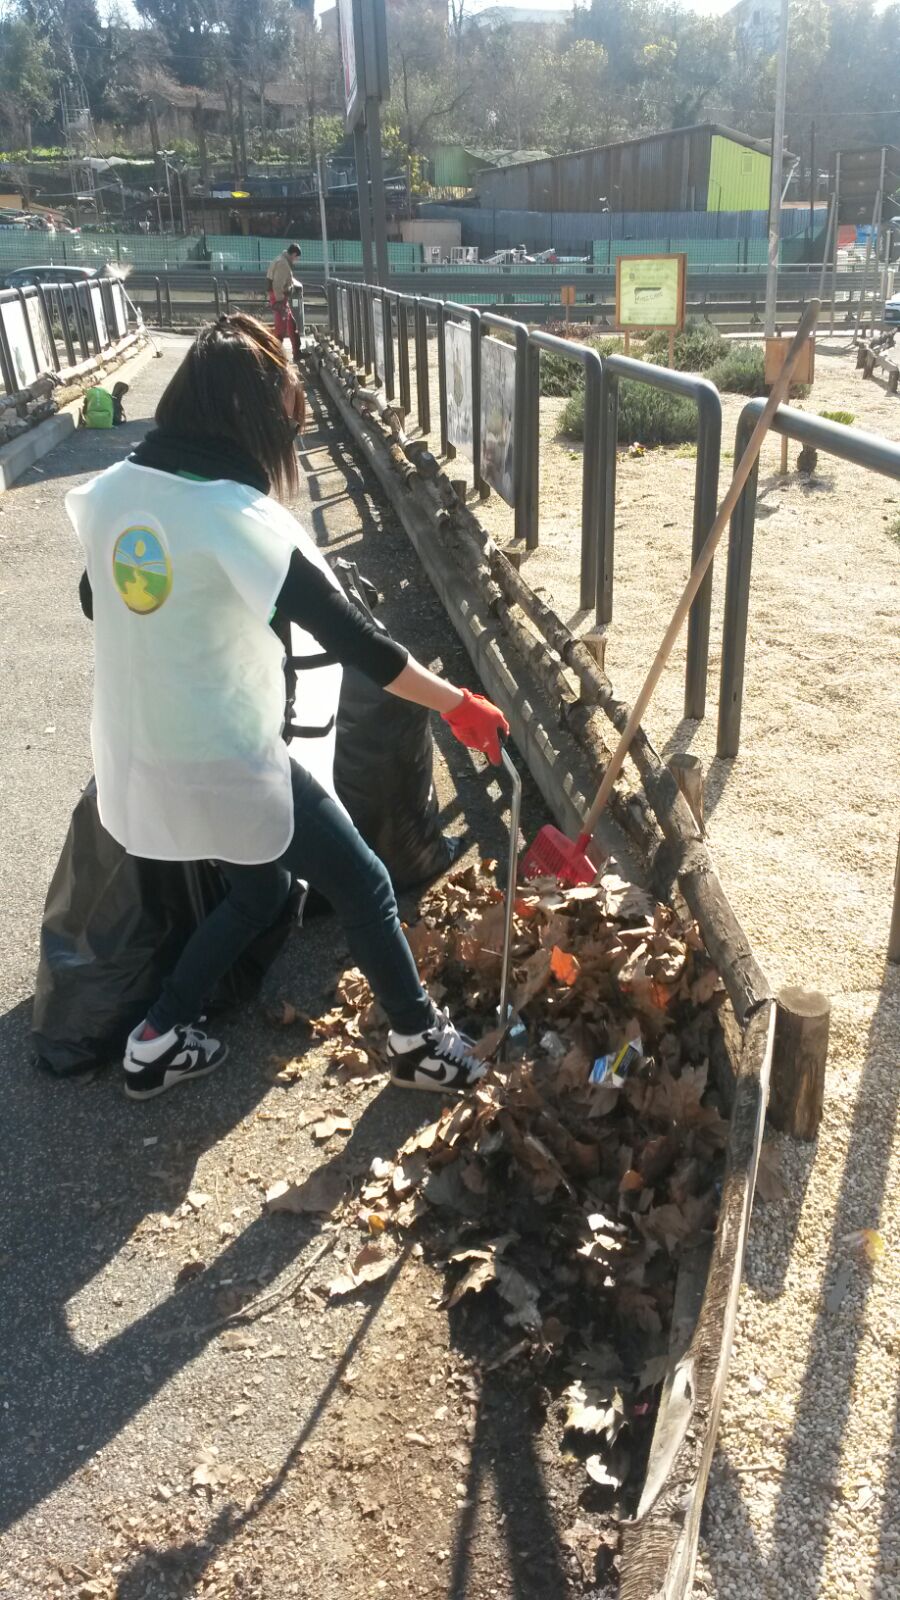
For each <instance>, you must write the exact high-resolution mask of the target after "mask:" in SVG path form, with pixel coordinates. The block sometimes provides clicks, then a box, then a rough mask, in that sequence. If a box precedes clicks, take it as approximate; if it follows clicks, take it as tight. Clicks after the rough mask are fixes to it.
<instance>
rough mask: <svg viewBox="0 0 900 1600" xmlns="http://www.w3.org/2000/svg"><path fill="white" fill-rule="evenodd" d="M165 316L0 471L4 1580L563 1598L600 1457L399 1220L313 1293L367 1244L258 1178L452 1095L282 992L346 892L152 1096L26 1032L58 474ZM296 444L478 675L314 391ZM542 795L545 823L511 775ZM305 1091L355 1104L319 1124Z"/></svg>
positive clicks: (477, 829)
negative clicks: (260, 997) (367, 1051)
mask: <svg viewBox="0 0 900 1600" xmlns="http://www.w3.org/2000/svg"><path fill="white" fill-rule="evenodd" d="M162 343H163V350H164V355H163V359H162V360H161V361H160V362H158V363H157V362H151V363H149V364H148V365H146V366H145V367H144V368H143V370H142V371H140V372H139V373H138V375H137V376H136V378H135V380H134V384H133V388H132V393H131V396H130V401H129V414H130V415H131V417H132V418H133V419H134V420H133V421H132V422H131V423H129V425H128V426H127V427H126V428H125V429H123V430H121V431H120V430H116V431H115V432H114V433H106V434H103V433H90V432H83V433H78V434H76V435H75V436H74V437H73V438H72V440H71V441H70V442H69V443H67V444H66V445H65V446H64V447H62V448H60V449H59V450H57V451H56V452H54V453H53V454H52V455H51V456H49V457H46V458H45V459H44V461H43V462H42V463H41V464H40V466H39V468H36V469H34V470H32V471H31V472H30V473H29V474H28V475H27V477H26V478H25V479H23V480H22V481H21V483H20V484H19V485H17V486H16V487H15V488H14V489H13V490H12V491H11V492H10V493H9V494H7V495H6V496H5V497H3V498H2V499H0V541H2V545H3V580H2V591H0V602H2V611H3V620H2V627H3V639H4V646H5V651H4V654H5V663H4V667H5V670H4V674H3V727H4V732H5V745H6V757H7V759H6V761H5V762H4V769H3V796H2V798H3V814H4V821H5V823H6V833H5V844H6V849H5V851H4V852H3V859H2V863H0V866H2V871H3V902H4V905H5V906H8V907H9V908H10V913H11V914H10V915H9V916H8V917H7V918H6V919H5V922H4V933H3V939H4V944H3V971H2V979H0V983H2V992H0V1012H2V1015H0V1047H2V1059H3V1063H4V1069H5V1076H4V1086H3V1111H4V1134H5V1138H4V1149H5V1151H6V1152H7V1158H6V1160H5V1161H4V1162H3V1165H2V1172H0V1219H2V1220H0V1229H2V1239H0V1267H2V1269H3V1274H4V1293H3V1296H2V1302H0V1320H2V1327H0V1340H2V1349H3V1354H4V1360H3V1371H2V1377H0V1426H2V1432H3V1449H2V1452H0V1530H2V1537H0V1597H2V1600H45V1597H51V1596H53V1597H56V1596H66V1597H70V1596H77V1597H78V1600H98V1597H99V1600H111V1597H113V1596H116V1597H118V1600H175V1597H182V1596H187V1595H203V1596H220V1597H226V1596H227V1597H230V1600H231V1597H241V1600H247V1597H251V1600H283V1597H287V1596H299V1595H309V1594H311V1593H315V1594H316V1595H317V1596H321V1597H322V1600H338V1597H340V1600H373V1597H380V1596H382V1595H385V1596H387V1597H388V1600H390V1597H392V1596H396V1597H401V1596H402V1597H406V1596H413V1595H415V1596H424V1595H436V1596H450V1595H453V1596H456V1597H462V1596H463V1595H465V1596H467V1597H469V1600H487V1597H488V1596H494V1597H506V1596H513V1595H515V1596H516V1597H527V1600H548V1597H549V1600H564V1597H565V1596H567V1595H569V1594H570V1593H571V1583H572V1571H573V1567H572V1562H573V1556H572V1555H571V1553H570V1552H569V1551H568V1550H567V1549H566V1548H565V1547H564V1546H563V1544H562V1541H561V1535H562V1533H563V1532H564V1531H565V1529H566V1528H567V1527H569V1525H570V1524H571V1522H572V1521H573V1518H574V1517H575V1515H576V1507H577V1502H578V1498H579V1496H580V1494H581V1492H582V1485H583V1482H584V1475H583V1469H582V1468H581V1466H580V1464H575V1466H574V1467H573V1465H572V1463H571V1462H567V1461H566V1460H565V1459H564V1458H563V1457H562V1455H561V1454H560V1449H559V1443H560V1433H559V1428H558V1426H557V1427H556V1428H555V1429H554V1427H553V1426H552V1425H550V1426H548V1425H547V1424H545V1423H543V1419H542V1418H541V1417H540V1416H535V1415H534V1413H533V1411H532V1407H531V1396H532V1394H533V1390H532V1388H531V1387H530V1386H529V1387H528V1388H526V1389H525V1390H519V1388H518V1387H517V1380H516V1378H515V1375H514V1372H513V1369H510V1370H509V1371H508V1372H507V1370H506V1369H503V1368H501V1369H500V1370H498V1371H497V1372H496V1373H494V1374H490V1373H489V1374H487V1375H482V1373H481V1371H480V1367H479V1360H483V1359H484V1356H485V1351H487V1352H488V1354H489V1355H490V1353H491V1346H490V1344H489V1343H487V1342H486V1341H487V1339H488V1337H489V1335H490V1330H485V1329H483V1328H481V1327H480V1326H479V1321H478V1318H479V1315H480V1313H479V1312H478V1309H477V1308H476V1309H475V1310H474V1311H473V1312H471V1313H470V1312H469V1310H468V1309H467V1308H466V1307H462V1306H461V1307H460V1308H459V1310H458V1311H457V1312H454V1313H453V1314H452V1315H451V1316H450V1317H449V1318H448V1315H447V1313H446V1312H445V1311H443V1310H442V1309H441V1307H440V1301H441V1297H442V1290H443V1285H442V1281H441V1280H440V1279H439V1278H438V1277H436V1275H435V1274H434V1273H433V1272H432V1270H431V1269H430V1268H429V1267H428V1265H427V1264H426V1263H425V1262H424V1261H423V1260H421V1259H418V1258H417V1256H416V1253H415V1251H413V1252H411V1253H409V1254H405V1255H403V1256H398V1257H397V1260H396V1263H395V1265H394V1267H393V1268H392V1271H391V1273H390V1274H389V1275H388V1276H387V1277H384V1278H382V1279H380V1281H378V1282H376V1283H372V1284H371V1285H369V1286H368V1287H367V1288H366V1289H365V1290H364V1291H363V1292H362V1293H360V1294H358V1295H351V1296H350V1297H348V1298H347V1299H345V1300H340V1301H336V1302H329V1300H328V1293H327V1286H328V1284H329V1283H330V1282H331V1281H332V1280H333V1279H334V1278H335V1277H336V1276H337V1275H338V1273H339V1272H340V1271H341V1270H342V1269H343V1268H345V1267H346V1265H347V1262H348V1259H349V1258H350V1257H352V1256H355V1254H356V1252H357V1250H358V1249H359V1246H360V1244H361V1243H362V1242H363V1239H362V1236H361V1234H360V1231H359V1228H358V1225H357V1223H356V1219H355V1217H354V1216H352V1215H351V1216H350V1218H349V1219H348V1220H347V1221H346V1222H343V1223H339V1224H338V1225H337V1226H332V1225H331V1224H329V1223H327V1222H323V1221H322V1219H320V1218H317V1217H313V1216H308V1217H307V1216H295V1215H274V1214H270V1213H268V1212H266V1211H265V1209H264V1207H263V1196H264V1193H265V1190H266V1189H267V1188H268V1187H269V1186H270V1185H272V1184H273V1183H274V1182H275V1181H276V1180H278V1179H280V1178H282V1177H291V1178H294V1177H296V1178H300V1177H304V1176H306V1175H308V1174H310V1173H313V1172H317V1173H318V1174H319V1175H320V1178H319V1181H321V1182H323V1183H324V1182H327V1183H329V1184H332V1185H336V1187H337V1190H338V1191H340V1190H341V1189H343V1188H344V1187H345V1186H346V1185H347V1184H348V1183H349V1182H351V1181H352V1180H354V1179H359V1178H360V1177H361V1176H362V1175H363V1174H364V1173H365V1172H366V1171H367V1170H368V1169H369V1166H370V1163H371V1161H372V1159H373V1157H375V1156H391V1155H393V1154H394V1152H395V1151H396V1149H397V1147H398V1145H399V1144H400V1143H401V1142H402V1141H403V1140H404V1139H405V1138H406V1137H407V1136H408V1135H409V1134H410V1132H412V1130H413V1129H414V1128H415V1127H416V1126H418V1125H419V1124H421V1123H422V1122H423V1121H425V1120H428V1119H429V1117H431V1116H433V1115H435V1113H436V1111H437V1110H438V1108H439V1105H440V1101H435V1100H430V1099H429V1098H428V1097H427V1096H424V1097H423V1096H416V1095H405V1096H404V1095H402V1094H398V1093H397V1091H394V1090H391V1089H389V1088H386V1087H385V1085H384V1083H383V1081H382V1080H378V1079H376V1080H374V1081H371V1082H365V1083H351V1084H349V1085H345V1086H341V1085H339V1084H337V1083H336V1081H335V1079H334V1078H333V1077H332V1076H330V1075H329V1073H328V1070H327V1069H328V1066H329V1060H328V1054H327V1052H326V1051H325V1050H323V1049H322V1048H312V1047H311V1044H310V1039H309V1035H308V1032H307V1031H306V1030H305V1029H303V1028H302V1027H300V1026H294V1027H283V1026H278V1025H276V1024H275V1022H274V1021H273V1020H272V1015H273V1009H274V1007H275V1002H276V1001H277V1000H278V999H279V997H283V996H289V997H290V998H291V1000H292V1001H293V1002H295V1003H296V1005H297V1006H298V1007H301V1008H305V1007H311V1008H315V1007H316V1006H317V1005H318V1003H319V1002H320V1000H321V998H322V996H323V995H324V993H325V992H326V991H328V990H330V987H331V985H332V984H333V981H334V978H335V977H336V975H337V974H338V972H339V971H340V969H341V968H342V966H343V965H344V964H345V951H344V949H343V945H342V941H341V938H340V935H339V931H338V930H337V929H336V927H335V925H334V923H333V919H329V918H323V919H317V920H316V921H315V922H313V923H312V924H310V925H309V926H308V927H307V928H305V929H304V930H302V932H301V933H298V934H297V935H295V936H294V937H293V939H292V940H291V942H290V943H289V945H288V947H287V950H286V952H285V954H284V956H283V957H282V958H281V960H280V962H279V964H278V966H277V968H276V970H275V972H274V973H273V974H272V977H271V982H270V984H269V989H268V993H267V996H266V997H264V998H265V1000H266V1006H263V1005H258V1006H254V1007H251V1008H247V1009H246V1010H245V1011H244V1012H243V1013H242V1014H241V1015H240V1016H238V1017H235V1018H232V1019H229V1021H228V1022H227V1024H226V1026H227V1035H226V1036H227V1037H228V1039H229V1043H230V1046H231V1056H230V1060H229V1063H228V1065H227V1067H226V1068H224V1069H223V1071H222V1072H221V1073H218V1074H216V1076H215V1077H214V1078H212V1079H209V1080H207V1081H206V1082H204V1083H203V1084H197V1085H195V1086H191V1087H190V1088H186V1089H184V1090H183V1091H179V1092H177V1093H175V1094H173V1095H170V1096H164V1097H162V1098H161V1099H160V1100H156V1101H153V1102H151V1103H150V1104H148V1105H146V1106H134V1105H133V1104H131V1103H130V1102H127V1101H126V1100H125V1099H124V1098H123V1097H122V1095H121V1092H120V1089H119V1085H118V1082H117V1080H116V1076H115V1073H100V1074H98V1075H97V1076H96V1077H95V1078H94V1079H92V1080H90V1081H80V1082H56V1081H53V1080H51V1079H49V1078H47V1077H45V1076H43V1075H42V1074H40V1073H39V1072H38V1071H37V1070H36V1069H35V1068H34V1067H33V1065H32V1064H31V1063H30V1061H29V1054H28V1042H27V1030H28V1027H29V1019H30V996H31V991H32V984H33V978H34V968H35V963H36V958H37V941H38V928H39V924H40V916H41V908H42V904H43V898H44V894H45V891H46V887H47V883H48V880H49V877H50V874H51V872H52V870H53V867H54V865H55V862H56V859H57V856H58V852H59V849H60V846H61V843H62V840H63V838H64V835H65V832H66V828H67V825H68V820H69V816H70V813H71V809H72V806H73V804H74V802H75V800H76V798H77V796H78V793H79V791H80V789H81V787H82V785H83V783H84V781H85V779H86V778H87V776H88V774H89V771H90V751H89V745H88V712H89V698H90V676H91V640H90V629H89V626H88V624H86V623H85V622H84V620H83V618H82V617H81V614H80V611H79V608H78V602H77V596H76V584H77V579H78V574H79V563H78V559H77V553H76V545H75V541H74V539H73V537H72V535H71V533H70V531H69V528H68V524H67V522H66V520H65V517H64V512H63V508H62V498H63V495H64V493H65V492H66V490H67V489H68V488H69V487H70V486H71V485H73V484H74V483H77V482H80V481H83V479H84V478H85V477H86V476H87V475H89V474H90V473H91V472H93V471H96V470H97V469H98V468H100V467H102V466H104V465H106V464H107V463H108V462H110V461H111V460H113V459H116V458H118V457H119V456H121V455H122V454H124V453H125V452H126V451H127V450H128V449H129V448H131V447H132V446H133V443H134V442H135V440H136V439H137V438H138V437H140V435H141V434H142V433H143V432H144V430H145V428H146V426H147V422H148V419H149V417H150V415H151V413H152V409H153V405H154V403H155V400H156V397H157V395H158V393H159V391H160V389H161V387H162V384H163V382H164V381H165V379H166V378H167V376H168V375H169V373H170V372H171V371H172V370H173V368H174V365H175V363H176V361H177V359H178V358H179V356H180V354H181V351H182V349H183V348H184V347H183V344H181V343H180V342H179V341H177V340H175V339H172V338H166V339H164V340H163V341H162ZM303 443H304V449H303V452H302V460H303V466H304V479H305V482H304V487H303V491H302V494H301V499H300V504H299V510H300V513H301V515H302V516H303V517H304V519H305V520H306V522H307V525H308V526H309V527H310V528H311V529H312V531H313V532H314V534H315V536H316V538H317V540H318V542H319V543H320V545H321V546H322V547H323V548H326V549H327V550H328V551H329V552H332V553H337V552H345V553H346V552H352V553H353V555H354V556H358V557H359V559H360V561H361V562H362V563H363V567H364V570H365V571H367V572H368V573H369V575H370V576H371V577H372V578H373V580H374V581H375V582H376V584H377V585H378V586H379V588H380V589H381V590H382V591H383V592H384V593H385V595H386V599H385V604H384V616H385V620H386V621H387V623H388V625H389V626H390V627H392V628H393V629H394V631H396V632H397V634H398V635H399V636H400V637H403V638H405V639H406V640H407V641H408V642H409V644H410V645H411V647H412V648H413V649H414V650H415V651H416V653H417V654H418V655H419V656H420V658H422V659H424V660H426V661H429V662H431V663H434V662H436V661H438V660H443V664H444V666H445V668H446V670H447V672H448V673H449V674H450V675H452V676H455V677H456V678H457V679H458V680H459V681H463V682H469V683H471V682H472V676H471V670H470V668H469V663H468V660H467V658H465V656H464V655H463V652H462V650H461V647H460V646H459V644H458V642H457V640H456V637H455V634H454V633H453V630H452V628H451V627H450V625H449V623H448V622H447V620H446V618H445V617H444V615H443V613H442V610H441V606H440V603H439V601H438V600H437V597H436V596H435V595H434V593H433V592H432V590H431V589H430V586H429V585H428V583H427V581H426V580H425V578H424V576H423V574H422V573H421V571H420V570H419V569H418V567H417V565H416V563H415V561H414V560H413V559H411V556H410V551H409V546H408V543H407V541H406V538H405V535H404V534H403V532H402V530H401V529H400V528H399V526H398V525H396V524H395V523H394V522H393V520H392V519H391V518H390V517H388V516H387V515H383V514H382V512H381V511H380V510H379V508H378V503H377V501H375V500H373V499H372V498H371V496H370V495H369V493H368V490H367V487H366V485H365V484H364V483H363V482H362V480H361V478H360V475H359V473H358V471H357V469H356V468H355V466H354V464H353V462H352V460H351V459H350V457H349V455H348V453H347V452H346V450H345V449H344V448H343V447H342V446H341V444H340V442H339V440H338V439H336V438H335V436H334V434H333V432H332V430H331V429H330V427H329V426H328V425H327V423H326V424H323V423H322V420H321V417H317V416H315V415H314V416H313V419H312V423H311V427H310V429H309V431H308V433H307V435H306V436H305V438H304V441H303ZM438 652H440V654H438ZM436 737H437V740H438V743H439V746H440V751H439V755H438V760H437V771H436V779H437V786H438V791H439V799H440V802H441V806H442V817H443V822H444V825H445V826H446V828H447V830H448V831H450V832H462V831H463V830H464V829H467V830H468V833H467V838H468V846H469V850H470V852H471V856H472V858H478V857H481V856H485V855H491V856H497V855H502V853H503V851H504V847H505V834H504V827H503V811H502V797H501V796H500V793H499V790H498V788H497V785H496V783H495V782H492V781H490V780H486V779H485V777H484V775H483V773H482V770H481V768H480V765H479V764H478V763H477V762H476V761H475V760H474V759H473V758H470V757H469V755H468V753H467V752H465V751H463V750H462V749H461V747H460V746H458V745H456V743H455V742H454V741H453V740H452V738H449V737H446V730H445V729H444V728H443V727H442V726H441V725H438V727H437V728H436ZM525 801H526V804H525V815H524V826H525V827H526V828H527V830H528V831H529V832H532V831H533V830H534V828H535V827H536V826H537V820H538V817H539V816H540V815H541V812H540V809H539V807H538V806H537V804H536V801H535V797H534V795H533V792H532V791H531V789H530V786H528V785H527V784H526V796H525ZM267 1008H268V1009H267ZM285 1062H290V1063H291V1065H290V1066H289V1067H288V1069H287V1070H286V1071H285V1072H282V1073H281V1078H282V1079H283V1080H286V1081H273V1079H275V1078H276V1075H278V1074H279V1071H280V1069H281V1068H282V1067H283V1066H284V1063H285ZM423 1102H424V1103H423ZM320 1112H321V1113H328V1112H333V1113H335V1114H336V1115H337V1116H339V1117H343V1118H346V1119H347V1123H348V1125H349V1131H347V1129H344V1131H336V1132H335V1133H333V1134H332V1135H331V1136H330V1137H328V1138H322V1140H321V1142H320V1141H319V1140H318V1139H317V1136H316V1133H315V1132H314V1128H315V1125H316V1121H317V1120H318V1114H319V1113H320ZM236 1316H237V1318H238V1320H237V1321H234V1320H232V1321H231V1322H229V1318H231V1319H234V1318H235V1317H236ZM492 1337H493V1338H494V1341H495V1344H494V1350H495V1352H496V1353H499V1354H502V1353H503V1350H504V1349H505V1348H506V1345H507V1344H508V1343H509V1342H510V1336H509V1335H508V1334H507V1332H506V1331H505V1330H501V1332H500V1336H499V1342H500V1344H501V1346H502V1348H501V1349H500V1350H499V1351H496V1346H497V1342H498V1334H497V1330H496V1328H495V1329H494V1330H493V1335H492ZM512 1337H513V1338H514V1337H515V1335H513V1336H512ZM594 1592H595V1594H598V1595H599V1592H600V1591H599V1590H596V1591H594Z"/></svg>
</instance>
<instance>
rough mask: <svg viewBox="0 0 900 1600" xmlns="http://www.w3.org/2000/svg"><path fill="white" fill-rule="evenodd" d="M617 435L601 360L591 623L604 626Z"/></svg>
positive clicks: (612, 384) (609, 611)
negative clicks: (597, 522)
mask: <svg viewBox="0 0 900 1600" xmlns="http://www.w3.org/2000/svg"><path fill="white" fill-rule="evenodd" d="M618 436H619V380H618V378H617V377H616V375H615V373H614V372H613V371H612V369H611V368H610V365H609V362H608V361H603V376H602V378H601V381H600V448H599V463H598V465H599V482H598V485H597V500H598V502H599V514H600V526H599V530H598V535H597V604H596V612H595V617H594V620H595V622H596V624H597V627H598V628H603V627H606V626H607V624H608V623H610V622H612V616H613V574H614V570H615V550H616V464H617V459H618V457H617V448H618Z"/></svg>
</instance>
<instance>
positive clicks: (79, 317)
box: [0, 278, 130, 395]
mask: <svg viewBox="0 0 900 1600" xmlns="http://www.w3.org/2000/svg"><path fill="white" fill-rule="evenodd" d="M129 321H130V319H129V307H128V301H127V296H126V295H125V292H124V290H123V287H122V284H121V283H119V282H118V281H117V280H115V279H103V278H95V279H87V280H85V281H84V282H83V283H63V282H59V283H45V284H34V285H31V286H30V287H29V288H27V289H4V290H3V291H2V292H0V382H2V386H3V388H4V390H5V391H6V393H7V394H12V395H14V394H19V393H21V392H22V391H23V390H25V389H28V388H29V387H30V386H31V385H32V384H33V383H36V382H37V380H38V378H40V377H41V376H44V375H46V374H57V373H62V372H65V371H66V369H67V368H70V367H74V366H77V365H79V364H80V363H81V362H82V361H87V360H88V359H89V358H90V357H91V356H99V355H102V353H103V352H104V350H108V349H110V348H111V347H114V346H115V345H116V344H118V342H119V341H120V340H121V339H123V338H124V337H125V336H126V334H127V333H128V331H129Z"/></svg>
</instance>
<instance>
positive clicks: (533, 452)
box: [522, 339, 541, 550]
mask: <svg viewBox="0 0 900 1600" xmlns="http://www.w3.org/2000/svg"><path fill="white" fill-rule="evenodd" d="M522 436H523V451H522V454H523V458H524V478H523V497H524V502H525V503H524V509H523V513H522V518H523V522H524V524H525V548H526V550H536V549H537V548H538V544H539V543H540V537H541V529H540V498H541V484H540V475H541V352H540V347H539V346H538V345H536V344H532V342H531V340H530V339H527V340H526V343H525V427H524V429H523V435H522Z"/></svg>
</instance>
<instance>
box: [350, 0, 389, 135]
mask: <svg viewBox="0 0 900 1600" xmlns="http://www.w3.org/2000/svg"><path fill="white" fill-rule="evenodd" d="M338 32H339V34H340V41H341V67H342V72H343V84H344V115H345V119H346V122H345V127H346V131H347V132H348V133H350V132H352V130H353V129H354V128H355V127H356V124H357V123H358V122H360V121H361V120H362V119H363V118H364V116H365V113H366V100H387V99H389V97H390V80H389V73H388V54H387V24H386V21H385V11H384V0H338Z"/></svg>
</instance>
